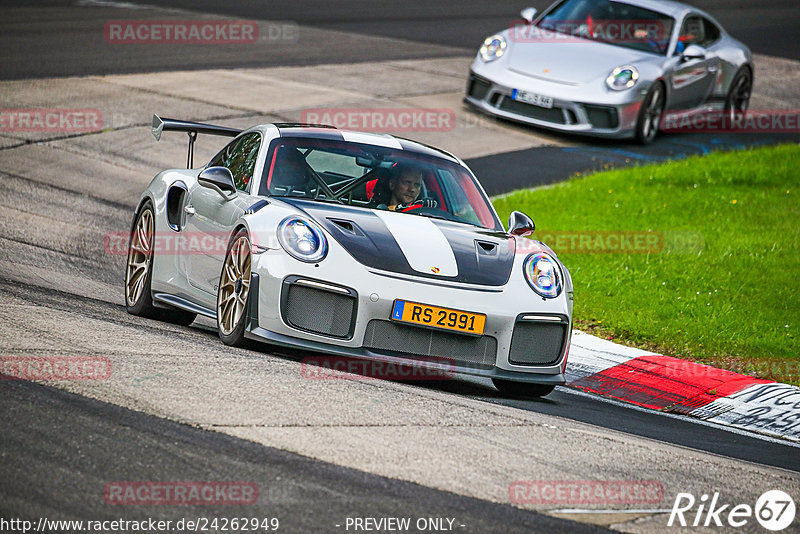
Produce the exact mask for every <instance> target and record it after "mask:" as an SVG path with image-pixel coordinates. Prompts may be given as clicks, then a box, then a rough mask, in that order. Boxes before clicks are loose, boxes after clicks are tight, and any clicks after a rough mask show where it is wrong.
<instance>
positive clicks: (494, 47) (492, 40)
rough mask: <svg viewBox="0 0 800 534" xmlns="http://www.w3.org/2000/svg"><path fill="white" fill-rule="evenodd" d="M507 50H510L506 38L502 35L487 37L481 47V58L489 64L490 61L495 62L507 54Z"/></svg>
mask: <svg viewBox="0 0 800 534" xmlns="http://www.w3.org/2000/svg"><path fill="white" fill-rule="evenodd" d="M506 48H508V43H506V38H505V37H503V36H502V35H492V36H491V37H487V38H486V40H485V41H484V42H483V45H481V49H480V53H481V57H482V58H483V60H484V61H486V62H487V63H488V62H489V61H494V60H495V59H498V58H500V57H502V56H503V54H505V53H506Z"/></svg>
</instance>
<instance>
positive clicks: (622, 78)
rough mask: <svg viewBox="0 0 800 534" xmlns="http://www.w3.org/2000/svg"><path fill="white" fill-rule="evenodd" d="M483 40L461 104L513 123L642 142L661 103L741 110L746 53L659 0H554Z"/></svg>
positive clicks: (707, 21)
mask: <svg viewBox="0 0 800 534" xmlns="http://www.w3.org/2000/svg"><path fill="white" fill-rule="evenodd" d="M521 14H522V18H523V20H524V23H522V24H514V25H512V26H511V27H510V28H508V29H506V30H504V31H501V32H499V33H497V34H496V35H492V36H490V37H488V38H487V39H486V40H485V41H484V43H483V46H481V48H480V51H479V52H478V55H477V57H476V58H475V61H474V62H473V63H472V67H471V71H470V76H469V81H468V84H467V94H466V97H465V102H467V103H468V104H470V105H472V106H474V107H476V108H477V109H479V110H481V111H484V112H486V113H490V114H493V115H496V116H498V117H503V118H506V119H511V120H515V121H519V122H524V123H527V124H532V125H535V126H541V127H546V128H551V129H555V130H561V131H564V132H572V133H580V134H588V135H595V136H604V137H614V138H624V137H635V138H636V140H637V141H639V142H641V143H649V142H651V141H652V140H653V139H654V138H655V136H656V134H657V133H658V128H659V124H660V121H661V118H662V115H663V114H664V112H665V110H668V111H673V110H691V109H695V108H699V107H701V106H706V105H709V106H713V107H716V108H717V109H719V108H722V109H724V110H725V113H726V115H727V114H730V116H731V118H734V117H735V116H739V115H741V114H743V113H745V112H746V110H747V106H748V104H749V101H750V93H751V91H752V87H753V62H752V56H751V54H750V50H749V49H748V48H747V47H746V46H745V45H743V44H742V43H740V42H739V41H737V40H735V39H733V38H732V37H731V36H729V35H728V34H727V33H726V32H725V30H724V29H723V28H722V27H721V26H720V25H719V23H717V22H716V21H715V20H714V19H713V18H712V17H711V16H710V15H708V14H707V13H705V12H703V11H700V10H699V9H695V8H693V7H691V6H688V5H686V4H681V3H678V2H672V1H668V0H558V1H557V2H555V3H554V4H553V5H551V6H550V7H549V8H547V9H546V10H545V11H544V12H543V13H541V14H540V15H538V16H537V14H536V10H535V9H533V8H527V9H524V10H523V11H522V13H521Z"/></svg>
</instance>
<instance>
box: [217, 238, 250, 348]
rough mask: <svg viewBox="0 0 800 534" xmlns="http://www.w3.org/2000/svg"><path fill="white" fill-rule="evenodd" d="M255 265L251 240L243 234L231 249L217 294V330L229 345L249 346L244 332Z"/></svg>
mask: <svg viewBox="0 0 800 534" xmlns="http://www.w3.org/2000/svg"><path fill="white" fill-rule="evenodd" d="M251 263H252V253H251V250H250V238H249V237H248V236H247V233H246V232H245V231H244V230H239V231H238V232H237V233H236V234H235V235H234V236H233V239H231V242H230V245H228V252H227V254H225V261H224V263H223V264H222V273H221V274H220V278H219V289H218V290H217V329H218V330H219V337H220V338H221V339H222V341H223V342H224V343H225V344H226V345H231V346H235V347H241V346H245V345H246V340H245V337H244V331H245V327H246V326H247V325H246V323H247V307H248V299H249V296H250V278H251V276H250V274H251V273H250V268H251ZM254 298H255V297H254Z"/></svg>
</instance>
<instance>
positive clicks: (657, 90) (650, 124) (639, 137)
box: [635, 82, 667, 145]
mask: <svg viewBox="0 0 800 534" xmlns="http://www.w3.org/2000/svg"><path fill="white" fill-rule="evenodd" d="M666 101H667V95H666V90H665V89H664V84H662V83H661V82H656V83H654V84H653V86H652V87H651V88H650V90H649V91H648V92H647V95H645V97H644V100H643V101H642V107H641V108H639V116H638V118H637V119H636V129H635V137H636V141H637V142H638V143H639V144H642V145H649V144H650V143H652V142H653V140H654V139H655V138H656V135H658V128H659V126H660V125H661V116H662V115H663V114H664V106H665V105H666Z"/></svg>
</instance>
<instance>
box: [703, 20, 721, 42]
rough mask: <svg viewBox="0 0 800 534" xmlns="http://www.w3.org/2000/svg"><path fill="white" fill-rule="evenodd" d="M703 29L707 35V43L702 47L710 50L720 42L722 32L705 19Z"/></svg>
mask: <svg viewBox="0 0 800 534" xmlns="http://www.w3.org/2000/svg"><path fill="white" fill-rule="evenodd" d="M703 28H704V29H705V33H706V41H705V43H703V44H702V45H701V46H703V47H705V48H708V47H709V46H711V45H713V44H714V43H716V42H717V41H718V40H719V36H720V33H721V32H720V31H719V28H718V27H717V25H716V24H714V23H713V22H711V21H710V20H708V19H706V18H704V19H703Z"/></svg>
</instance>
